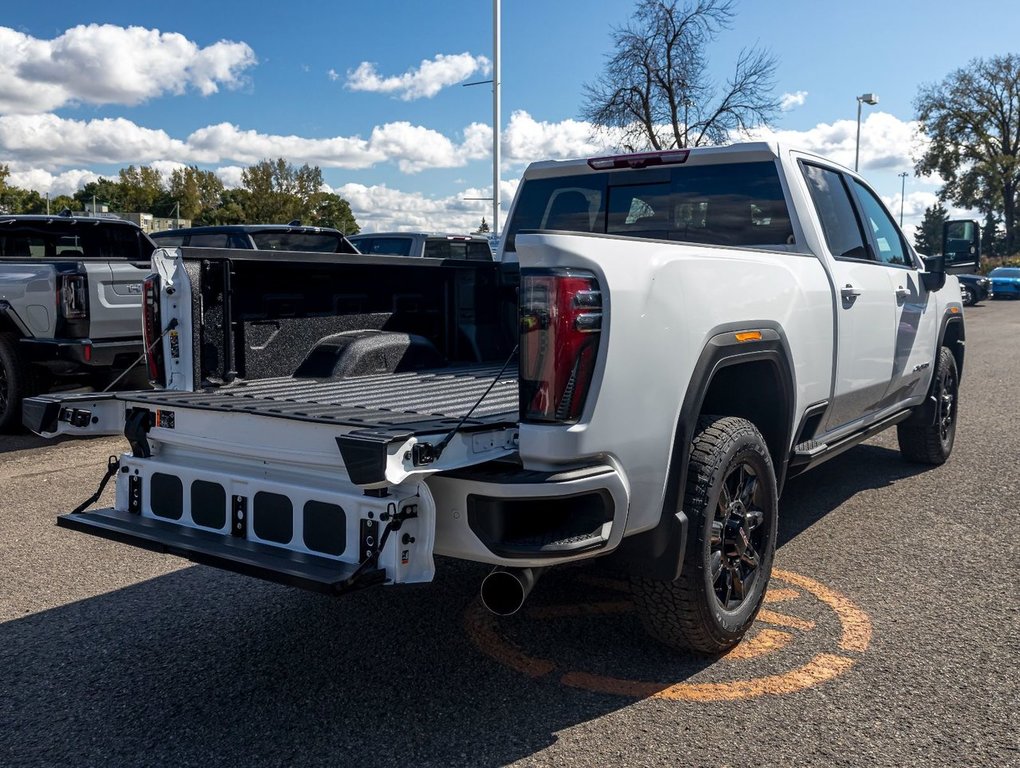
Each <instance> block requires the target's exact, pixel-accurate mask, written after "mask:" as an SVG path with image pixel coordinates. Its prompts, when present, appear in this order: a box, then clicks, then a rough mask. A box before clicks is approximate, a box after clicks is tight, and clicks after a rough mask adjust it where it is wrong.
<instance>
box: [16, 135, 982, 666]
mask: <svg viewBox="0 0 1020 768" xmlns="http://www.w3.org/2000/svg"><path fill="white" fill-rule="evenodd" d="M153 263H154V272H153V274H152V275H150V277H149V278H148V279H147V280H146V283H145V297H144V298H145V310H146V314H145V328H146V345H147V347H148V348H149V350H150V354H149V358H148V366H149V373H150V376H151V378H152V379H153V382H154V383H155V384H156V385H157V387H158V389H157V390H155V391H152V392H138V393H120V394H117V395H103V396H81V397H78V398H72V399H67V398H59V397H43V398H35V399H33V400H30V401H28V403H27V404H26V413H25V421H26V424H28V425H29V426H30V427H31V428H32V429H34V430H36V431H37V432H40V433H43V434H57V433H87V432H93V433H94V432H97V431H106V432H111V433H112V432H119V431H123V432H124V433H125V435H126V437H127V439H128V441H129V442H130V445H131V450H130V452H128V453H125V454H124V455H123V456H121V457H120V459H119V461H118V462H116V463H115V464H113V465H111V467H110V470H109V473H108V477H110V476H115V477H116V486H117V494H116V503H115V505H114V506H113V507H112V508H109V509H101V510H97V511H91V512H90V511H85V510H84V509H79V510H77V511H75V512H73V513H70V514H66V515H63V516H61V517H60V518H58V523H59V524H60V525H62V526H65V527H67V528H71V529H75V530H78V531H84V532H87V533H91V534H95V535H98V536H103V537H108V538H112V539H117V540H120V541H124V542H126V543H129V544H133V545H137V546H141V547H148V548H151V549H155V550H159V551H166V552H171V553H175V554H178V555H181V556H184V557H188V558H191V559H192V560H195V561H196V562H200V563H207V564H210V565H214V566H218V567H223V568H227V569H232V570H236V571H240V572H243V573H249V574H252V575H255V576H260V577H263V578H269V579H273V580H277V581H283V582H286V583H291V584H296V585H300V586H303V587H308V588H312V589H317V590H321V591H324V592H328V593H331V594H337V593H341V592H344V591H347V590H350V589H355V588H360V587H364V586H368V585H370V584H380V583H387V584H399V583H408V582H422V581H429V580H431V579H432V577H433V574H434V569H435V563H434V560H433V555H434V554H440V555H445V556H448V557H454V558H463V559H467V560H473V561H479V562H483V563H489V564H491V565H492V566H494V570H493V571H492V573H491V574H490V575H489V576H488V577H487V578H486V579H485V580H484V581H483V583H482V599H483V601H484V603H485V604H486V605H487V606H488V607H489V608H490V609H491V610H493V611H495V612H497V613H500V614H509V613H513V612H514V611H516V610H517V609H518V608H519V607H520V606H521V604H522V603H523V601H524V600H525V598H526V596H527V594H528V592H529V590H530V589H531V587H532V585H533V584H534V582H535V578H536V576H537V574H538V573H539V572H540V571H541V570H542V569H544V568H547V567H550V566H554V565H557V564H562V563H568V562H576V561H579V560H587V559H590V558H598V557H608V558H610V559H611V561H612V562H613V563H614V564H615V565H616V567H618V568H620V569H623V570H624V571H626V572H627V573H629V574H630V576H631V583H632V585H633V589H634V595H635V600H636V602H637V604H638V605H639V607H640V608H641V610H642V615H643V618H644V622H645V626H646V627H647V628H648V630H649V631H650V632H651V633H652V635H654V636H655V637H656V638H658V639H659V640H661V641H663V642H665V643H667V644H669V645H671V646H673V647H677V648H684V649H691V650H693V651H696V652H700V653H707V654H714V653H720V652H723V651H725V650H727V649H729V648H731V647H732V646H733V645H735V644H736V643H737V642H738V641H739V640H740V638H741V637H742V636H743V635H744V633H745V632H746V631H747V629H748V627H749V626H750V624H751V623H752V622H753V620H754V617H755V615H756V614H757V612H758V609H759V607H760V606H761V603H762V600H763V598H764V595H765V591H766V586H767V584H768V580H769V575H770V572H771V568H772V561H773V555H774V552H775V540H776V527H777V515H778V512H779V506H778V499H779V495H780V492H781V490H782V488H783V485H784V483H785V482H786V480H787V479H788V478H790V477H792V476H794V475H796V474H800V473H802V472H804V471H806V470H808V469H810V468H812V467H814V466H816V465H818V464H820V463H821V462H823V461H825V460H827V459H829V458H831V457H832V456H835V455H837V454H839V453H841V452H842V451H845V450H847V449H848V448H850V447H852V446H853V445H855V444H857V443H858V442H860V441H862V440H864V439H866V438H867V437H869V436H871V435H873V434H875V433H876V432H878V431H880V430H883V429H886V428H890V427H894V426H895V427H896V429H897V432H898V437H899V444H900V448H901V450H902V453H903V454H904V456H905V458H907V459H908V460H911V461H920V462H925V463H929V464H940V463H942V462H944V461H945V460H946V459H947V458H948V457H949V454H950V452H951V450H952V447H953V440H954V435H955V429H956V420H957V414H958V408H957V397H958V392H959V381H960V375H961V372H962V370H963V361H964V324H963V313H962V311H961V302H960V291H959V287H958V285H957V282H956V280H955V279H948V280H947V276H946V272H945V269H944V263H943V260H942V258H941V257H934V258H930V259H928V260H927V263H926V264H925V263H922V260H921V259H920V258H919V257H918V256H917V254H916V253H915V252H914V250H913V249H912V248H911V246H910V245H909V243H908V242H907V240H906V238H904V236H903V234H902V233H901V232H900V230H899V228H898V227H897V226H896V224H895V222H894V220H893V218H892V216H890V215H889V213H888V211H887V210H886V209H885V206H884V205H883V204H882V202H881V200H880V199H879V197H878V196H877V195H876V194H875V193H874V192H873V191H872V190H871V189H870V188H869V186H868V185H867V184H866V183H865V182H864V181H863V180H862V179H861V178H860V177H859V176H858V175H856V174H854V173H853V172H851V171H849V170H847V169H845V168H842V167H839V166H837V165H835V164H833V163H831V162H829V161H827V160H825V159H823V158H820V157H816V156H814V155H810V154H807V153H803V152H798V151H796V150H791V149H787V148H785V147H781V146H777V145H775V144H766V143H754V144H744V145H735V146H730V147H720V148H705V149H692V150H680V151H668V152H656V153H649V154H639V155H624V156H617V157H595V158H590V159H582V160H577V161H570V162H541V163H535V164H533V165H532V166H530V167H529V168H528V170H527V171H526V173H525V174H524V177H523V180H522V183H521V185H520V189H519V191H518V193H517V197H516V199H515V202H514V203H513V207H512V210H511V214H510V217H509V222H508V226H507V229H506V236H505V237H504V239H503V246H502V249H501V253H500V254H499V258H498V259H497V260H496V261H495V262H489V263H486V262H482V261H469V260H463V259H461V260H435V259H429V258H417V259H411V258H400V257H376V256H366V255H333V254H330V255H324V254H306V255H303V256H301V257H300V258H297V257H296V258H288V259H286V260H280V259H275V258H274V257H273V255H272V254H260V253H259V252H257V251H254V252H240V251H234V252H228V251H212V250H208V251H205V250H201V249H189V248H183V249H176V250H160V251H157V252H156V254H155V256H154V260H153ZM76 412H77V414H78V417H77V418H68V415H69V414H72V415H73V414H75V413H76ZM84 422H88V423H89V424H90V426H88V427H85V428H80V427H75V426H72V425H73V424H80V423H84Z"/></svg>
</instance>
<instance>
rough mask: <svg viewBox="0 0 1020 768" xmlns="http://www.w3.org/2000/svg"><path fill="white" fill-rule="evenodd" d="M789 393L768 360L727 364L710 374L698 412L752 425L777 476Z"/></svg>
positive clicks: (783, 457) (783, 451)
mask: <svg viewBox="0 0 1020 768" xmlns="http://www.w3.org/2000/svg"><path fill="white" fill-rule="evenodd" d="M791 394H792V393H790V392H789V390H788V389H787V387H786V386H784V380H783V378H782V377H781V375H780V372H779V368H778V367H777V366H776V364H775V363H774V362H772V361H771V360H755V361H753V362H745V363H737V364H734V365H727V366H725V367H723V368H720V369H719V370H717V371H716V372H715V375H714V376H713V377H712V383H711V384H709V386H708V391H707V392H706V393H705V399H704V401H703V403H702V406H701V413H702V414H712V415H713V416H737V417H739V418H742V419H747V420H748V421H750V422H751V423H752V424H754V425H755V426H756V427H757V428H758V431H759V432H761V434H762V437H764V438H765V444H766V445H767V446H768V449H769V453H770V454H771V455H772V464H773V466H774V467H775V472H776V477H777V478H778V477H779V476H780V475H781V473H782V471H783V467H784V466H785V464H786V452H787V449H788V447H789V446H788V442H789V435H788V432H789V429H790V406H791V403H790V396H791Z"/></svg>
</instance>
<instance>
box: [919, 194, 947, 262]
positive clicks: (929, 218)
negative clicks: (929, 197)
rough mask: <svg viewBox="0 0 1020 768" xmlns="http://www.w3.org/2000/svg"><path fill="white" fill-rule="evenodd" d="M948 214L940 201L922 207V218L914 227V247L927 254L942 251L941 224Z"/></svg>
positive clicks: (930, 254)
mask: <svg viewBox="0 0 1020 768" xmlns="http://www.w3.org/2000/svg"><path fill="white" fill-rule="evenodd" d="M948 218H949V214H948V213H947V212H946V209H945V208H944V207H943V205H942V203H935V205H932V206H929V207H928V208H925V209H924V218H922V219H921V223H920V224H919V225H917V227H915V228H914V247H915V248H916V249H917V250H918V251H919V252H921V253H923V254H925V255H927V256H935V255H937V254H939V253H942V225H943V224H945V223H946V220H947V219H948Z"/></svg>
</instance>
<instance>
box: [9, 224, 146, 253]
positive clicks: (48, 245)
mask: <svg viewBox="0 0 1020 768" xmlns="http://www.w3.org/2000/svg"><path fill="white" fill-rule="evenodd" d="M151 255H152V244H151V243H150V242H149V241H148V240H146V239H145V237H144V236H143V235H142V233H141V231H140V230H136V229H134V228H132V227H121V226H115V227H104V226H97V225H95V224H92V223H84V224H79V225H74V228H73V229H72V230H71V231H67V229H66V228H65V229H64V231H61V230H60V229H57V228H55V227H54V226H52V225H47V224H46V223H40V224H37V225H36V224H32V225H23V224H14V225H11V224H0V257H6V258H15V259H107V260H108V259H126V260H131V261H148V259H149V257H150V256H151Z"/></svg>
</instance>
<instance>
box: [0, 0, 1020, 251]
mask: <svg viewBox="0 0 1020 768" xmlns="http://www.w3.org/2000/svg"><path fill="white" fill-rule="evenodd" d="M1011 7H1012V4H1007V3H1006V2H1004V0H999V1H998V2H985V1H983V0H975V1H972V2H970V3H968V4H967V5H966V6H965V7H964V6H960V5H959V4H958V3H954V4H950V3H948V2H939V1H936V2H899V3H891V2H888V0H886V2H875V1H873V0H860V1H859V2H856V3H852V4H851V3H833V2H818V1H817V0H816V1H815V2H806V1H802V0H792V1H788V2H783V3H775V2H771V3H766V2H761V0H758V1H753V0H742V1H741V2H739V4H738V5H737V16H736V18H735V21H734V24H733V27H732V29H730V30H728V31H726V32H724V33H722V34H721V35H720V37H719V39H718V40H717V41H716V43H715V44H713V46H712V47H711V48H710V56H711V64H712V71H713V72H714V73H716V74H717V76H718V77H719V79H722V78H723V77H725V74H726V72H727V71H728V70H729V68H730V66H731V65H732V63H733V61H734V60H735V58H736V54H737V52H738V51H739V50H740V48H742V47H745V46H752V45H760V46H764V47H766V48H768V49H770V50H771V51H772V52H773V53H774V54H775V55H776V56H777V58H778V59H779V67H778V72H777V75H778V77H777V84H776V93H777V94H779V95H782V94H789V95H790V97H791V98H790V101H791V103H792V104H791V108H790V109H789V110H787V111H785V112H783V113H782V114H781V115H780V117H779V119H778V120H777V123H776V125H775V130H776V136H777V137H778V138H779V139H780V140H781V141H783V142H785V143H790V144H796V145H799V146H803V147H805V148H808V149H812V150H814V151H818V152H820V153H822V154H825V155H829V156H831V157H833V158H834V159H836V160H838V161H841V162H844V163H847V164H852V162H853V132H854V125H855V124H854V120H855V118H856V101H855V96H856V95H857V94H860V93H863V92H865V91H873V92H875V93H877V94H878V95H879V97H880V103H879V104H878V105H877V106H875V107H865V123H864V128H863V131H862V148H861V165H862V171H863V172H864V174H865V175H866V176H867V177H868V178H869V179H870V180H871V181H872V183H873V184H874V185H875V186H876V188H877V189H878V191H879V192H880V194H882V195H883V197H885V199H886V201H887V203H888V204H889V205H890V207H891V208H892V209H893V211H894V213H898V212H899V205H900V197H899V194H900V179H899V178H898V176H897V173H898V172H900V171H912V160H911V158H912V155H914V154H916V151H917V146H916V141H915V140H914V139H913V126H912V125H911V121H912V119H913V116H914V113H913V106H912V102H913V99H914V97H915V95H916V93H917V88H918V85H919V84H920V83H922V82H932V81H936V80H939V79H941V78H942V77H944V76H945V75H946V74H947V73H949V72H950V71H951V70H953V69H954V68H956V67H959V66H962V65H964V64H966V62H967V61H968V60H970V59H971V58H974V57H976V56H985V55H992V54H998V53H1008V52H1010V51H1015V50H1017V48H1018V46H1020V42H1018V36H1017V34H1016V32H1017V30H1018V27H1017V23H1016V21H1015V18H1014V17H1013V12H1012V10H1011ZM491 9H492V3H491V1H490V0H446V1H445V2H442V3H439V2H433V3H425V2H406V1H405V2H396V1H394V0H375V2H371V3H364V2H359V3H353V2H333V3H323V2H318V3H316V2H307V1H306V0H292V1H291V2H289V3H286V4H261V3H251V2H245V3H240V2H208V1H206V2H202V3H198V2H193V1H192V0H178V1H176V2H172V3H158V4H157V3H138V2H137V1H136V2H131V3H127V2H120V1H119V0H116V1H114V2H109V1H107V2H103V3H93V4H89V3H81V2H75V3H70V2H63V1H62V0H58V1H51V2H48V3H45V4H21V3H19V4H16V5H15V4H7V7H6V8H5V10H4V13H3V15H2V16H0V163H7V164H8V165H9V166H10V167H11V169H12V171H13V172H14V178H13V181H14V182H15V183H20V184H21V185H22V186H29V187H33V188H36V189H39V190H40V191H44V192H45V191H50V192H52V193H54V194H56V193H60V192H67V191H70V190H72V189H74V188H76V187H77V186H80V184H81V183H84V182H85V181H88V180H90V179H91V178H94V177H95V175H96V174H106V175H112V174H113V173H115V172H116V170H117V169H118V168H120V167H123V166H126V165H128V164H135V165H139V164H150V165H156V166H157V167H160V168H161V169H164V170H166V169H170V168H172V167H173V166H174V164H176V163H187V164H192V163H195V164H198V165H200V166H201V167H204V168H210V169H214V170H216V171H217V172H218V173H219V174H220V175H221V178H223V179H224V181H225V182H227V183H228V184H230V183H237V179H238V178H239V174H240V169H241V168H243V167H244V166H245V165H249V164H251V163H252V162H255V161H256V160H258V159H260V158H261V157H277V156H284V157H287V158H288V159H289V160H291V161H293V162H296V163H298V164H300V163H303V162H309V163H311V164H315V165H319V166H320V167H322V169H323V172H324V177H325V180H326V182H327V183H328V184H329V185H330V186H331V187H332V188H333V189H335V190H336V191H338V192H339V193H340V194H342V195H344V196H345V197H347V198H348V199H349V200H351V203H352V206H353V207H354V210H355V214H356V215H357V217H358V220H359V222H360V223H361V224H362V226H363V228H364V229H366V230H373V229H375V230H378V229H388V228H394V227H397V228H410V229H414V228H421V227H425V228H430V229H464V228H473V227H474V226H476V225H477V223H478V221H479V220H480V219H481V217H482V216H483V215H485V216H486V217H487V218H491V213H490V209H489V206H488V204H486V203H484V202H466V201H464V199H463V198H465V197H472V196H485V195H488V194H490V192H491V159H490V156H489V153H488V150H489V147H490V146H491V133H489V124H490V122H491V92H490V90H489V87H488V86H485V85H481V86H475V87H470V88H465V87H462V85H461V83H462V82H470V81H473V80H479V79H486V78H487V77H488V76H489V75H488V74H487V71H486V70H485V63H486V61H487V58H490V57H491V47H492V31H491V30H492V26H491V24H492V20H491ZM632 9H633V5H632V4H631V3H628V2H621V1H620V0H616V1H615V2H608V1H606V0H544V2H538V1H536V0H504V2H503V14H502V16H503V19H502V22H503V46H502V49H503V57H502V79H503V99H502V103H503V118H504V119H503V129H504V145H503V147H504V149H503V153H504V158H505V162H504V167H503V170H502V173H501V179H502V180H503V181H502V184H501V188H502V193H503V195H504V197H507V198H508V197H509V195H510V194H512V192H513V189H514V188H515V184H516V180H517V179H518V178H519V177H520V174H521V172H522V170H523V168H524V166H525V165H526V163H527V162H528V161H529V160H541V159H547V158H550V157H573V156H579V155H585V154H591V153H595V152H597V151H599V149H600V143H599V141H598V140H592V139H591V137H590V136H589V132H588V129H587V126H586V125H584V124H581V123H579V122H578V121H579V119H580V118H579V113H580V108H581V100H582V87H583V85H584V83H586V82H589V81H591V80H592V79H593V78H595V77H596V76H597V75H598V73H599V71H600V69H601V66H602V63H603V61H604V57H605V54H606V53H608V52H609V50H610V40H609V34H610V31H611V28H612V27H613V26H614V25H619V24H621V23H624V22H625V21H626V20H627V18H628V17H629V15H630V13H631V11H632ZM93 25H95V26H93ZM100 25H105V26H100ZM129 28H137V29H129ZM961 30H962V31H961ZM483 57H484V58H483ZM936 190H937V180H923V179H915V178H914V177H913V175H911V176H910V177H909V178H908V179H907V183H906V191H907V196H906V199H905V201H904V208H905V224H906V225H907V228H908V231H910V226H911V225H912V224H913V223H916V221H917V220H919V217H920V214H921V213H923V210H924V207H925V205H930V204H931V203H932V202H933V201H934V193H935V191H936ZM506 202H507V203H509V199H507V201H506Z"/></svg>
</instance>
